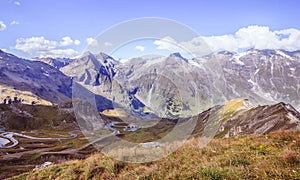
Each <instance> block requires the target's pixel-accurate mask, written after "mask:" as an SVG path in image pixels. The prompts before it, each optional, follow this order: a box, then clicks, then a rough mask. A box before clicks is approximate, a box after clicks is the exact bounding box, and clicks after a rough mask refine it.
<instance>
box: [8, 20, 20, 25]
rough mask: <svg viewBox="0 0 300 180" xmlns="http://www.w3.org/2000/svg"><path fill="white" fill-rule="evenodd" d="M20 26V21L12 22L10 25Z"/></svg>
mask: <svg viewBox="0 0 300 180" xmlns="http://www.w3.org/2000/svg"><path fill="white" fill-rule="evenodd" d="M18 24H20V23H19V22H18V21H12V22H10V25H18Z"/></svg>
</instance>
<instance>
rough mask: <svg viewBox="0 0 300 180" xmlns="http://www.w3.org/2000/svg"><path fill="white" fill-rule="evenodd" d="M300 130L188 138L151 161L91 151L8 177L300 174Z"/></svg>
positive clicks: (271, 176) (276, 176) (287, 176)
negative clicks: (203, 140) (131, 160)
mask: <svg viewBox="0 0 300 180" xmlns="http://www.w3.org/2000/svg"><path fill="white" fill-rule="evenodd" d="M299 138H300V132H299V131H280V132H274V133H271V134H268V135H249V136H240V137H232V138H227V139H213V140H212V141H211V142H210V143H209V145H208V146H206V147H204V148H200V147H199V139H198V138H193V139H190V140H188V141H187V142H186V143H185V144H184V146H182V147H180V148H179V149H178V150H177V151H175V152H174V153H172V154H170V155H169V156H167V157H165V158H162V159H160V160H158V161H155V162H148V163H142V164H134V163H124V162H120V161H116V160H114V159H112V158H109V157H106V156H104V155H103V154H101V153H97V154H93V155H91V156H90V157H89V158H87V159H85V160H81V161H78V160H75V161H69V162H66V163H64V164H58V165H54V166H51V167H49V168H46V169H43V170H40V171H32V172H30V173H28V174H23V175H21V176H18V177H15V178H13V179H299V178H300V147H299V142H298V140H299Z"/></svg>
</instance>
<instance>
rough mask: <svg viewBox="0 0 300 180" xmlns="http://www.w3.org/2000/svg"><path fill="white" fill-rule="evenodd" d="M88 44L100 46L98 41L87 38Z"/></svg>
mask: <svg viewBox="0 0 300 180" xmlns="http://www.w3.org/2000/svg"><path fill="white" fill-rule="evenodd" d="M86 42H87V43H88V45H89V46H97V45H98V41H97V40H96V39H94V38H91V37H89V38H87V39H86Z"/></svg>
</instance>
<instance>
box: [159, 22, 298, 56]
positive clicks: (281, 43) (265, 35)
mask: <svg viewBox="0 0 300 180" xmlns="http://www.w3.org/2000/svg"><path fill="white" fill-rule="evenodd" d="M167 42H171V43H172V44H175V45H176V46H177V47H184V48H185V49H188V50H189V51H190V52H192V53H194V54H199V51H203V50H205V48H206V49H207V50H209V49H210V50H211V51H221V50H227V51H239V50H241V49H248V48H255V49H284V50H288V51H295V50H299V49H300V31H299V30H297V29H293V28H290V29H284V30H278V31H272V30H270V28H269V27H267V26H248V27H243V28H241V29H239V30H238V31H237V32H235V33H234V34H226V35H221V36H203V37H196V38H194V39H192V40H190V41H187V42H176V41H175V40H174V39H172V38H170V37H165V38H162V39H161V40H157V41H154V44H155V45H156V46H157V49H167V50H170V51H174V50H176V48H174V45H170V43H167Z"/></svg>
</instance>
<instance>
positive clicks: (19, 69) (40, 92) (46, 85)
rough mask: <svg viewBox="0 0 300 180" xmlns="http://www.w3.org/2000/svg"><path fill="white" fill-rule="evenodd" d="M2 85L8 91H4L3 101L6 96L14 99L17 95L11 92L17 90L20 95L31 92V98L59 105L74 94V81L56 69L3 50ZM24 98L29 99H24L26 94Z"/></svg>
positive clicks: (0, 55)
mask: <svg viewBox="0 0 300 180" xmlns="http://www.w3.org/2000/svg"><path fill="white" fill-rule="evenodd" d="M0 85H1V86H5V87H6V88H7V89H8V90H7V91H6V90H4V89H2V92H1V96H3V97H1V98H2V99H3V98H5V96H11V98H13V97H12V96H15V94H11V92H13V90H16V91H18V94H20V92H22V91H23V92H30V93H28V94H30V95H29V96H35V97H37V98H40V99H43V100H47V101H49V102H52V103H58V102H62V101H65V100H67V99H70V98H71V93H72V90H71V86H72V79H71V78H70V77H68V76H66V75H64V74H63V73H62V72H60V71H59V70H57V69H56V68H54V67H52V66H50V65H48V64H45V63H42V62H38V61H30V60H25V59H21V58H18V57H17V56H14V55H12V54H9V53H5V52H3V51H1V50H0ZM6 92H10V93H9V94H6ZM25 94H26V93H25ZM22 96H23V99H25V100H26V98H29V97H24V96H26V95H24V94H23V95H22ZM29 99H30V98H29ZM1 103H2V102H1Z"/></svg>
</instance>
